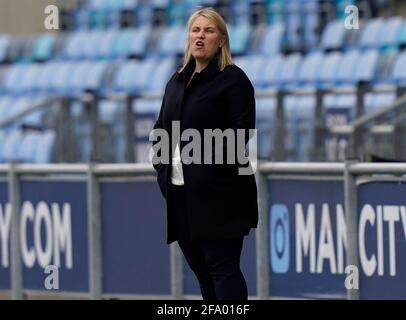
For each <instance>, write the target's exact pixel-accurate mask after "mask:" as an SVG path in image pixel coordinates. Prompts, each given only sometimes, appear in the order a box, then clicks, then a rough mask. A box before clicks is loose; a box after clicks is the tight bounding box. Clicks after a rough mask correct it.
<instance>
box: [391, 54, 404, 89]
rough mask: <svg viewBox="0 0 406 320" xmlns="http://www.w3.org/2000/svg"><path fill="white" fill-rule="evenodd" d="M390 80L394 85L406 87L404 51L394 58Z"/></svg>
mask: <svg viewBox="0 0 406 320" xmlns="http://www.w3.org/2000/svg"><path fill="white" fill-rule="evenodd" d="M391 80H392V83H394V84H396V85H402V86H405V85H406V51H402V52H401V53H399V55H398V57H397V58H396V60H395V63H394V64H393V68H392V72H391Z"/></svg>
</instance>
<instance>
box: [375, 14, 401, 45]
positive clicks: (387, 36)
mask: <svg viewBox="0 0 406 320" xmlns="http://www.w3.org/2000/svg"><path fill="white" fill-rule="evenodd" d="M403 23H404V19H403V18H402V17H391V18H388V19H387V20H386V22H385V23H384V25H383V27H382V29H381V30H380V33H379V40H378V41H379V46H380V47H381V48H386V47H397V46H398V45H399V43H398V39H399V34H400V32H401V29H402V25H403Z"/></svg>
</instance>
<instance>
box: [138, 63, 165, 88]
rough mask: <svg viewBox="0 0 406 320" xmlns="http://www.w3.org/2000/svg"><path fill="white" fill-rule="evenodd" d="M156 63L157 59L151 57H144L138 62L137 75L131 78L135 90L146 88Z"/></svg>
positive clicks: (149, 83)
mask: <svg viewBox="0 0 406 320" xmlns="http://www.w3.org/2000/svg"><path fill="white" fill-rule="evenodd" d="M158 60H159V59H158ZM156 65H157V59H156V58H153V57H151V58H146V59H144V60H143V61H141V62H140V65H139V68H138V76H137V77H135V78H134V79H133V82H134V88H135V91H136V92H142V91H144V90H148V88H149V87H150V86H151V79H152V76H153V71H154V70H155V67H156ZM168 80H169V79H168Z"/></svg>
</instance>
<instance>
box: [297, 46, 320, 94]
mask: <svg viewBox="0 0 406 320" xmlns="http://www.w3.org/2000/svg"><path fill="white" fill-rule="evenodd" d="M323 59H324V55H323V53H322V52H319V51H315V52H311V53H309V54H307V55H306V56H305V57H304V59H303V61H302V64H301V66H300V70H299V77H298V81H297V84H298V85H302V86H311V87H315V86H316V82H317V77H318V74H319V71H320V70H321V68H320V66H321V65H322V63H323Z"/></svg>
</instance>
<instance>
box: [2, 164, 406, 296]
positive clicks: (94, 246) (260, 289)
mask: <svg viewBox="0 0 406 320" xmlns="http://www.w3.org/2000/svg"><path fill="white" fill-rule="evenodd" d="M0 174H2V175H6V176H7V177H8V187H9V202H10V204H11V209H12V222H11V224H12V227H11V230H12V234H11V252H12V259H11V297H12V298H13V299H22V298H24V294H23V293H24V290H23V281H22V262H21V252H20V227H19V225H20V221H19V219H20V214H19V212H18V210H17V208H20V194H19V184H20V180H21V179H22V178H24V176H26V175H30V176H33V175H39V176H41V179H44V177H45V179H46V177H50V176H52V175H55V174H58V175H61V174H64V175H65V176H66V174H68V175H76V176H77V175H79V176H81V177H82V178H83V179H85V180H86V184H87V203H88V208H87V209H88V212H87V214H88V218H87V219H88V235H89V239H88V246H89V251H88V252H89V269H88V273H89V290H90V292H89V297H90V298H92V299H100V298H102V297H103V296H104V294H103V290H102V275H101V268H102V256H101V255H102V253H101V252H102V250H101V239H102V237H101V232H102V230H101V216H100V194H99V188H98V185H99V179H100V178H101V177H113V176H120V177H123V178H126V177H127V178H128V177H133V176H134V175H136V176H141V177H151V176H152V177H153V176H154V175H155V171H154V170H153V168H152V166H151V165H149V164H55V165H28V164H3V165H0ZM375 174H392V175H396V176H398V175H406V164H402V163H390V164H373V163H358V162H357V161H355V160H348V161H347V162H345V163H277V162H275V163H273V162H261V163H260V164H259V166H258V171H257V172H256V180H257V186H258V203H259V225H258V229H257V231H256V280H257V281H256V286H257V295H256V298H258V299H269V298H272V297H270V293H269V287H270V286H269V284H270V283H272V277H271V272H270V267H269V229H268V226H269V224H268V219H269V218H268V215H269V207H270V204H269V195H268V190H267V182H268V179H269V178H270V176H271V175H272V178H275V177H279V178H278V179H283V178H284V177H286V175H289V176H290V177H292V176H294V177H296V178H301V177H302V178H303V177H306V176H309V175H311V176H312V179H316V180H317V179H318V178H324V180H325V178H326V177H327V178H335V179H337V178H340V179H343V181H344V202H345V212H346V219H347V226H348V227H347V231H346V232H347V234H346V235H347V243H348V246H347V264H351V265H355V266H358V264H359V263H358V229H357V225H358V212H357V192H356V190H357V189H356V188H357V178H358V176H359V175H369V176H373V175H375ZM65 176H61V178H60V179H61V180H63V179H64V177H65ZM169 263H170V267H171V275H170V279H171V298H173V299H182V298H184V297H185V295H184V292H183V272H184V271H183V258H182V254H181V252H180V249H179V247H178V246H177V245H176V244H175V243H174V244H172V245H171V249H170V261H169ZM130 297H131V296H130ZM347 297H348V299H358V298H359V290H349V291H348V295H347Z"/></svg>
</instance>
